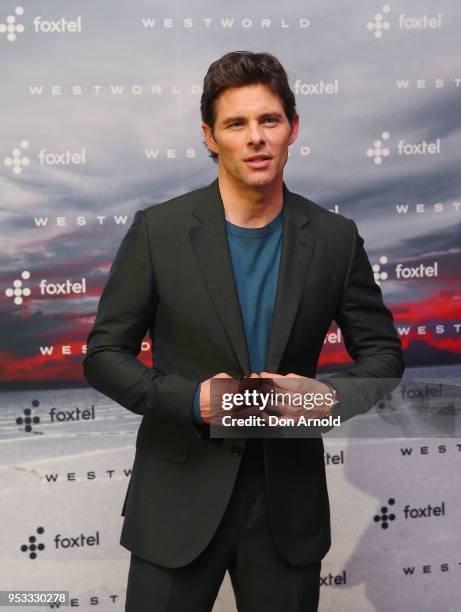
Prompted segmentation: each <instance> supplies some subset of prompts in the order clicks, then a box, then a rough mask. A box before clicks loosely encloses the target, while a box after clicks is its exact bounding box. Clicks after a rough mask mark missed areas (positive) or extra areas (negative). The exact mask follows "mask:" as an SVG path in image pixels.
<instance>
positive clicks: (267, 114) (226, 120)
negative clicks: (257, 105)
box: [221, 111, 283, 126]
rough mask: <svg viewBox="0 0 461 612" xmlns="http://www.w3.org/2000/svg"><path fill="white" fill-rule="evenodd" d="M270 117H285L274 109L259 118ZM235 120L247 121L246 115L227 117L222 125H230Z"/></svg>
mask: <svg viewBox="0 0 461 612" xmlns="http://www.w3.org/2000/svg"><path fill="white" fill-rule="evenodd" d="M269 117H275V118H276V119H282V118H283V116H282V114H281V113H279V112H277V111H274V112H273V113H263V114H262V115H260V116H259V117H258V119H267V118H269ZM234 121H245V117H238V116H236V117H228V118H227V119H225V120H224V121H222V123H221V125H223V126H226V125H229V124H230V123H234Z"/></svg>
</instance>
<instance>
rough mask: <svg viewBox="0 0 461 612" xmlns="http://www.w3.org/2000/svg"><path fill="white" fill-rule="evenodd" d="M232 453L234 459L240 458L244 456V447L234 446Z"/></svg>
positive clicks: (231, 449)
mask: <svg viewBox="0 0 461 612" xmlns="http://www.w3.org/2000/svg"><path fill="white" fill-rule="evenodd" d="M230 451H231V453H232V455H233V456H234V457H240V455H241V454H242V447H241V446H237V445H236V444H234V445H233V446H231V448H230Z"/></svg>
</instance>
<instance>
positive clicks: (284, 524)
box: [84, 179, 403, 567]
mask: <svg viewBox="0 0 461 612" xmlns="http://www.w3.org/2000/svg"><path fill="white" fill-rule="evenodd" d="M362 245H363V240H362V239H361V238H360V236H359V235H358V233H357V228H356V226H355V224H354V222H353V221H351V220H349V219H346V218H344V217H342V216H340V215H337V214H335V213H331V212H329V211H326V210H324V209H323V208H321V207H319V206H317V205H316V204H314V203H313V202H310V201H309V200H307V199H306V198H304V197H302V196H300V195H297V194H294V193H291V192H290V191H288V189H287V188H286V186H284V215H283V240H282V254H281V262H280V272H279V278H278V286H277V292H276V298H275V305H274V311H273V321H272V329H271V337H270V341H269V348H268V354H267V361H266V368H265V370H266V371H269V372H278V373H281V374H287V373H289V372H294V373H297V374H300V375H303V376H308V377H315V373H316V367H317V360H318V357H319V353H320V351H321V349H322V345H323V341H324V338H325V334H326V332H327V330H328V328H329V326H330V324H331V322H332V321H333V320H336V321H337V323H338V325H339V326H340V327H341V330H342V334H343V337H344V341H345V344H346V347H347V350H348V352H349V354H350V355H351V357H352V358H353V360H354V363H353V365H351V367H349V368H348V369H347V370H346V371H345V372H342V373H341V374H339V377H338V378H335V379H334V384H335V386H336V388H337V389H338V391H339V395H340V398H341V400H342V401H341V405H340V410H339V412H340V414H341V415H342V417H343V419H344V418H349V417H350V416H351V415H353V414H356V413H360V412H365V411H366V410H368V409H369V408H370V407H371V405H372V404H373V403H374V400H375V398H374V396H373V394H374V390H373V389H372V390H371V391H370V390H369V389H365V390H360V389H358V388H356V387H354V385H348V384H347V383H348V382H350V381H353V380H356V379H357V377H363V378H373V379H378V378H381V377H384V378H396V379H398V378H400V376H401V374H402V372H403V360H402V353H401V345H400V341H399V339H398V337H397V335H396V332H395V330H394V326H393V321H392V315H391V314H390V312H389V311H388V310H387V309H386V307H385V306H384V304H383V302H382V298H381V291H380V289H379V287H378V286H377V285H376V284H375V282H374V279H373V272H372V270H371V267H370V264H369V261H368V258H367V256H366V254H365V251H364V249H363V246H362ZM147 330H149V333H150V337H151V339H152V345H153V358H154V366H155V367H153V368H149V367H146V366H145V365H143V364H142V363H141V362H140V361H139V360H138V359H137V358H136V356H137V354H138V353H139V350H140V345H141V341H142V339H143V338H144V336H145V333H146V331H147ZM84 372H85V376H86V378H87V380H88V381H89V383H90V384H91V385H92V386H93V387H95V388H96V389H98V390H99V391H101V392H102V393H104V394H105V395H107V396H109V397H110V398H112V399H113V400H115V401H116V402H118V403H119V404H121V405H122V406H124V407H125V408H128V409H129V410H131V411H133V412H135V413H136V414H140V415H143V419H142V422H141V425H140V427H139V431H138V436H137V440H136V456H135V460H134V466H133V471H132V477H131V480H130V484H129V487H128V492H127V496H126V500H125V504H124V509H123V511H122V514H124V516H125V519H124V524H123V529H122V535H121V544H122V545H123V546H125V547H126V548H127V549H128V550H130V551H132V552H133V553H134V554H136V555H138V556H139V557H141V558H144V559H147V560H149V561H151V562H154V563H158V564H161V565H164V566H167V567H180V566H183V565H186V564H188V563H190V562H191V561H192V560H193V559H195V558H196V557H197V556H198V555H199V554H200V553H201V552H202V550H203V549H204V548H205V546H206V545H207V544H208V542H209V541H210V539H211V537H212V536H213V534H214V532H215V531H216V529H217V527H218V524H219V522H220V519H221V517H222V515H223V513H224V511H225V509H226V506H227V503H228V500H229V497H230V494H231V492H232V488H233V485H234V481H235V478H236V475H237V471H238V468H239V463H240V460H241V451H242V450H243V448H244V445H245V439H238V440H236V439H233V440H232V439H221V440H216V439H210V438H208V437H207V436H206V434H205V435H203V436H202V437H199V436H198V435H197V433H196V431H195V429H194V426H193V422H192V418H191V409H192V400H193V395H194V390H195V388H196V385H197V384H198V382H200V381H203V380H205V379H207V378H209V377H211V376H213V375H214V374H216V373H218V372H227V373H228V374H230V375H231V376H233V377H243V376H247V375H248V374H250V366H249V357H248V350H247V346H246V340H245V333H244V327H243V322H242V316H241V312H240V307H239V302H238V296H237V291H236V285H235V281H234V277H233V271H232V264H231V260H230V256H229V251H228V245H227V237H226V228H225V218H224V208H223V204H222V200H221V197H220V193H219V187H218V181H217V179H216V180H215V181H214V182H213V183H211V184H210V185H209V186H207V187H205V188H202V189H197V190H195V191H192V192H190V193H186V194H184V195H182V196H179V197H177V198H174V199H172V200H170V201H168V202H165V203H162V204H158V205H154V206H151V207H149V208H147V209H146V210H144V211H138V212H137V213H136V215H135V218H134V221H133V224H132V226H131V227H130V229H129V230H128V232H127V234H126V236H125V237H124V239H123V241H122V243H121V246H120V248H119V250H118V252H117V255H116V257H115V259H114V262H113V264H112V268H111V271H110V274H109V278H108V281H107V284H106V286H105V288H104V291H103V294H102V296H101V300H100V302H99V307H98V312H97V316H96V322H95V324H94V327H93V329H92V330H91V333H90V335H89V338H88V349H87V355H86V358H85V360H84ZM331 380H333V378H332V379H331ZM264 453H265V466H266V486H267V496H268V504H269V510H270V517H271V526H272V531H273V537H274V540H275V543H276V546H277V547H278V549H279V550H280V553H281V554H282V556H283V557H284V558H285V559H286V560H287V561H288V562H290V563H292V564H295V565H303V564H308V563H311V562H314V561H317V560H319V559H321V558H322V557H323V556H324V555H325V554H326V553H327V551H328V549H329V546H330V521H329V503H328V493H327V487H326V480H325V468H324V457H323V443H322V439H321V437H317V438H311V439H293V438H280V439H266V440H265V441H264Z"/></svg>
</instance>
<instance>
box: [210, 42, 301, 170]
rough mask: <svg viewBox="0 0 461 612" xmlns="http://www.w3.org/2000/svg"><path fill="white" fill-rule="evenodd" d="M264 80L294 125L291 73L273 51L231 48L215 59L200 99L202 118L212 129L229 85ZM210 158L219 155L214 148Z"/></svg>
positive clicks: (255, 82)
mask: <svg viewBox="0 0 461 612" xmlns="http://www.w3.org/2000/svg"><path fill="white" fill-rule="evenodd" d="M257 83H261V84H262V85H267V86H268V87H269V89H270V90H271V91H272V92H273V93H274V94H276V95H277V96H279V98H280V100H281V102H282V104H283V109H284V111H285V115H286V116H287V118H288V121H289V122H290V124H292V122H293V119H294V116H295V114H296V101H295V96H294V93H293V92H292V91H291V89H290V85H289V83H288V77H287V73H286V72H285V69H284V68H283V66H282V64H281V63H280V62H279V60H278V59H277V58H276V57H275V56H274V55H272V54H271V53H265V52H263V53H253V52H252V51H231V52H230V53H226V54H225V55H223V56H222V57H220V58H219V59H217V60H215V61H214V62H213V63H212V64H211V65H210V67H209V68H208V71H207V73H206V75H205V78H204V79H203V92H202V97H201V100H200V112H201V114H202V121H203V122H204V123H206V124H207V125H209V126H210V128H211V131H212V132H213V128H214V125H215V121H216V116H215V112H214V111H215V104H214V103H215V101H216V98H217V97H218V96H219V94H220V93H221V92H222V91H223V90H224V89H227V88H228V87H241V86H243V85H253V84H257ZM209 153H210V157H212V158H213V159H214V161H217V158H218V155H216V153H213V151H210V152H209Z"/></svg>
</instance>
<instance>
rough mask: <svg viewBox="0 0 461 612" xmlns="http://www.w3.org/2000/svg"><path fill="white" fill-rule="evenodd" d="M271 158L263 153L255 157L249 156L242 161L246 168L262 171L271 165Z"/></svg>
mask: <svg viewBox="0 0 461 612" xmlns="http://www.w3.org/2000/svg"><path fill="white" fill-rule="evenodd" d="M271 160H272V157H271V156H270V155H266V154H264V153H259V154H256V155H250V157H247V158H246V159H245V160H244V161H245V163H246V164H247V166H250V168H254V169H255V170H262V169H264V168H267V166H268V165H269V164H270V163H271Z"/></svg>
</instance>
